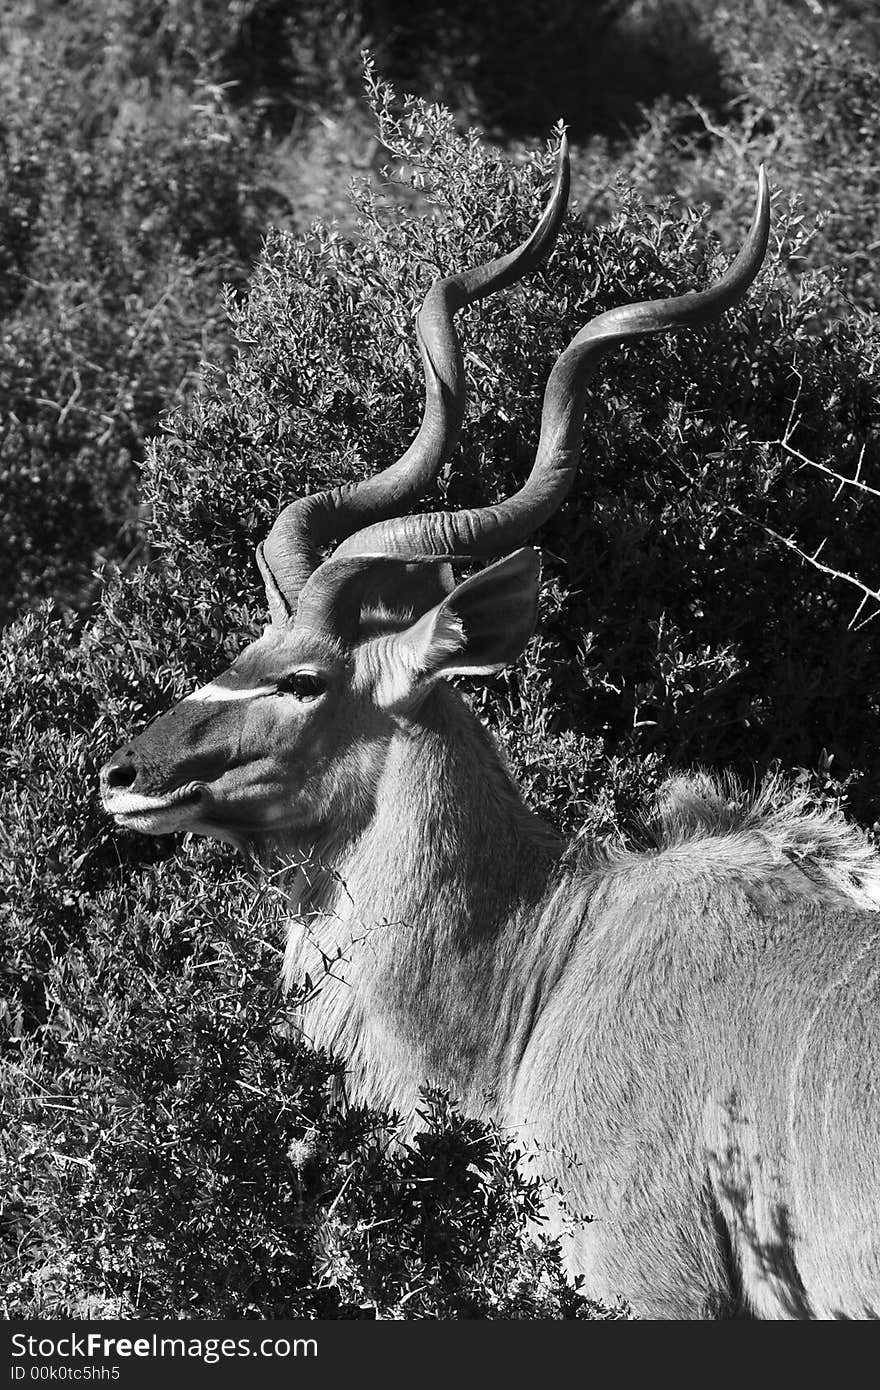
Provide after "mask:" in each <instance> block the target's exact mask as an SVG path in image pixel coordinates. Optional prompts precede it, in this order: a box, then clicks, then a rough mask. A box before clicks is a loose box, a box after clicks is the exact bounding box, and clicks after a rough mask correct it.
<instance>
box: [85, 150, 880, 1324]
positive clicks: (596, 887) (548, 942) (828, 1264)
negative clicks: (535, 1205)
mask: <svg viewBox="0 0 880 1390" xmlns="http://www.w3.org/2000/svg"><path fill="white" fill-rule="evenodd" d="M568 181H569V172H568V156H567V151H566V147H565V143H564V141H563V144H562V147H561V150H560V155H559V162H558V169H557V174H556V179H555V185H554V188H553V190H552V194H551V196H550V199H549V202H548V205H547V208H546V210H545V212H544V214H543V216H542V218H541V220H540V222H539V223H538V225H537V226H536V227H535V229H534V231H533V232H532V234H531V236H530V237H529V238H528V240H527V241H525V242H524V243H523V244H522V245H521V246H520V247H518V248H517V249H516V250H514V251H512V252H511V253H510V254H508V255H506V256H502V257H500V258H499V259H497V260H494V261H491V262H489V263H488V264H486V265H481V266H477V267H475V268H473V269H471V270H467V271H463V272H460V273H458V274H454V275H450V276H448V277H446V278H445V279H442V280H439V281H437V282H436V283H435V284H434V285H432V287H431V289H430V290H429V291H428V293H427V295H426V297H425V300H424V303H423V305H422V307H421V310H420V313H419V317H418V337H419V344H420V349H421V356H422V362H423V366H424V374H425V407H424V414H423V418H422V422H421V426H420V428H419V431H418V434H417V436H416V438H415V440H414V441H413V443H412V444H411V446H410V447H409V449H407V451H406V453H405V454H404V455H403V456H402V458H400V459H399V460H398V461H397V462H396V463H394V464H392V465H391V466H390V467H388V468H386V469H385V470H384V471H382V472H380V473H378V474H377V475H376V476H375V477H373V478H371V479H368V480H366V481H363V482H360V483H358V484H356V485H353V486H347V487H342V488H333V489H330V490H328V491H325V492H320V493H317V494H316V495H313V496H310V497H306V498H303V499H301V500H298V501H295V502H292V503H291V504H290V505H289V506H287V507H285V508H284V510H283V511H282V512H281V514H280V516H279V517H278V519H277V520H276V522H275V524H274V525H273V527H272V529H271V531H270V533H269V535H268V536H267V537H266V539H265V541H264V542H263V544H262V545H261V546H260V547H259V549H258V552H257V563H258V565H259V567H260V571H261V573H262V577H263V580H264V583H265V588H266V595H267V599H268V605H269V612H270V618H271V623H270V626H269V627H268V628H267V630H266V632H265V633H264V635H263V636H262V637H261V638H260V639H259V640H258V641H256V642H254V643H253V644H252V645H250V646H249V647H247V648H246V649H245V650H244V651H243V652H242V654H241V655H240V656H239V657H238V659H237V660H236V661H235V662H234V663H233V665H232V666H231V667H230V668H229V669H228V670H227V671H225V672H224V673H222V674H221V675H219V676H217V678H216V679H215V680H214V681H212V683H211V684H210V685H207V686H204V687H202V688H201V689H199V690H196V691H195V692H194V693H193V694H192V695H190V696H189V697H188V698H187V699H185V700H184V701H182V703H180V704H179V705H178V706H177V707H176V708H175V709H173V710H171V711H170V712H169V713H168V714H166V715H164V716H163V717H162V718H160V719H157V720H155V721H154V722H153V723H152V724H150V725H149V727H148V728H147V729H146V730H145V731H144V732H143V733H141V734H140V735H139V736H138V737H137V738H135V739H134V740H133V742H131V743H130V744H128V745H127V746H126V747H124V748H123V749H121V750H120V751H119V752H118V753H116V755H115V756H114V757H113V758H111V759H110V761H109V762H108V763H107V765H106V766H105V767H104V769H103V771H102V774H101V782H102V791H103V797H104V804H105V806H106V808H107V810H108V811H109V812H110V813H111V814H112V815H114V816H115V817H116V818H117V820H118V821H119V823H120V824H122V825H126V826H131V827H133V828H135V829H138V830H142V831H145V832H147V833H151V834H164V833H166V832H168V831H175V830H193V831H196V832H198V833H200V834H204V835H213V836H217V837H219V838H221V839H227V840H231V841H232V842H233V843H235V844H238V845H241V846H243V847H251V848H256V849H258V850H259V852H260V853H261V855H262V856H263V857H271V856H272V855H279V856H281V857H282V858H283V859H284V860H285V861H286V862H287V864H288V865H290V866H291V867H290V872H289V889H290V910H289V928H288V943H287V954H286V962H285V975H286V978H287V980H288V981H289V982H295V981H296V980H298V979H299V978H301V977H302V975H303V974H304V973H305V972H306V971H310V972H311V974H312V976H313V977H316V976H320V974H321V961H322V960H327V959H332V960H335V961H337V964H336V965H335V966H334V970H333V972H332V974H331V975H330V976H329V977H326V978H324V979H323V982H322V984H321V988H320V989H319V990H318V991H317V992H316V993H314V994H313V995H312V997H311V998H310V1000H309V1002H308V1003H307V1004H306V1005H305V1006H304V1007H303V1012H302V1023H303V1028H304V1031H305V1033H306V1035H307V1036H308V1037H310V1038H312V1039H313V1040H314V1041H315V1042H316V1043H318V1044H321V1045H323V1046H326V1047H329V1048H332V1049H335V1050H337V1051H338V1052H341V1053H342V1054H343V1055H344V1056H345V1057H346V1058H347V1059H348V1062H349V1065H350V1075H351V1087H352V1091H353V1094H354V1095H355V1096H356V1098H357V1099H359V1100H362V1101H366V1102H372V1103H377V1104H381V1105H386V1106H388V1105H390V1106H393V1107H396V1108H397V1109H399V1110H401V1111H403V1112H408V1111H411V1109H412V1107H413V1105H414V1102H415V1100H416V1097H417V1092H418V1088H419V1086H420V1084H421V1083H422V1082H423V1081H424V1080H426V1079H432V1080H435V1081H437V1082H439V1083H441V1084H442V1085H444V1086H446V1087H447V1088H449V1089H450V1090H451V1091H452V1092H453V1093H454V1094H455V1095H456V1096H458V1097H459V1098H460V1100H461V1101H462V1103H463V1104H464V1105H465V1106H466V1107H467V1108H468V1109H470V1110H471V1111H472V1112H474V1113H476V1114H480V1115H486V1116H492V1117H494V1118H495V1119H496V1120H498V1121H499V1122H500V1123H501V1124H503V1125H504V1126H507V1127H509V1129H510V1130H511V1131H512V1133H513V1134H514V1135H515V1136H517V1138H518V1139H519V1140H521V1141H522V1143H523V1145H525V1146H527V1147H528V1148H529V1149H530V1151H534V1152H537V1154H538V1156H539V1161H540V1163H541V1165H542V1167H543V1170H544V1173H545V1174H546V1176H547V1177H548V1178H549V1179H551V1180H552V1181H553V1182H554V1183H555V1185H556V1188H557V1189H558V1191H559V1193H560V1198H561V1201H562V1203H564V1206H565V1208H566V1209H567V1210H568V1211H569V1212H571V1213H573V1214H574V1215H575V1216H579V1215H585V1214H587V1213H594V1214H595V1217H596V1219H595V1221H593V1222H592V1223H590V1224H587V1225H584V1226H582V1227H580V1228H579V1229H578V1233H577V1234H575V1235H570V1236H569V1237H568V1255H569V1260H570V1263H571V1266H572V1268H573V1269H574V1270H577V1271H579V1272H581V1273H583V1275H584V1276H585V1289H586V1291H587V1292H588V1293H589V1294H591V1295H592V1296H594V1297H604V1298H610V1299H614V1298H615V1297H617V1296H619V1295H622V1296H624V1297H625V1298H627V1299H628V1300H630V1302H631V1303H632V1305H633V1306H634V1308H635V1309H636V1310H637V1311H638V1312H639V1313H641V1314H642V1315H644V1316H654V1317H679V1318H692V1317H710V1316H725V1315H732V1314H734V1313H737V1312H739V1313H748V1314H752V1315H758V1316H764V1317H828V1318H831V1317H863V1316H872V1315H873V1316H878V1315H880V1220H878V1212H880V1133H878V1106H880V1102H878V1095H880V1090H878V1081H877V1077H878V1072H880V1067H878V1063H880V1028H878V1022H880V1011H878V991H880V944H878V935H880V926H878V924H880V918H878V916H877V914H876V912H875V908H876V906H877V903H878V897H880V864H878V859H877V857H876V856H875V854H874V852H873V851H872V849H871V847H870V846H869V844H868V843H867V842H866V841H865V840H864V839H863V838H862V836H861V835H860V834H859V832H858V831H857V830H856V829H854V828H851V827H848V826H847V825H846V824H844V823H843V822H842V821H841V820H840V819H839V818H836V817H834V816H832V815H830V814H825V813H823V814H821V815H819V814H816V813H810V811H809V810H808V809H807V808H806V807H805V806H804V805H803V804H802V803H800V802H798V801H797V800H796V799H795V800H792V799H791V798H789V799H788V800H786V798H785V797H784V795H782V793H781V791H780V789H779V788H774V787H770V788H765V789H764V790H763V792H761V793H760V794H758V795H757V796H756V797H752V798H751V799H748V798H745V797H743V796H742V795H741V794H740V793H739V792H737V790H736V788H735V787H734V786H733V785H732V784H730V785H724V786H718V785H716V784H714V783H712V782H710V781H709V780H708V779H706V778H694V779H691V780H689V781H679V782H676V783H674V784H671V785H670V786H669V787H668V788H667V789H666V792H665V794H664V797H663V802H662V805H661V806H660V808H659V810H658V813H657V827H656V841H655V844H654V847H653V848H652V849H650V850H645V851H644V852H641V853H635V852H632V853H630V852H623V851H615V852H613V853H612V852H607V853H601V852H599V851H588V852H580V851H578V850H577V849H576V848H575V847H573V846H571V845H567V844H566V843H565V842H564V840H563V839H562V838H561V837H560V836H559V835H558V834H557V833H556V832H555V831H554V830H553V829H552V828H551V827H550V826H548V825H547V824H545V823H544V822H542V821H541V820H540V819H539V818H538V817H537V816H536V815H535V814H534V813H533V812H532V811H530V810H529V809H528V807H527V806H526V805H525V803H524V801H523V799H522V797H521V795H520V793H519V791H518V789H517V787H516V786H515V785H514V783H513V782H512V781H511V779H510V777H509V775H508V773H507V771H506V769H505V766H504V764H503V761H502V759H501V757H500V756H499V754H498V752H497V750H496V748H495V746H494V744H493V742H492V740H491V738H490V736H489V735H488V734H487V732H486V731H485V730H484V729H483V727H482V726H481V725H480V723H479V722H478V721H477V720H476V719H475V718H474V716H473V715H472V714H471V712H470V711H469V709H468V707H467V706H466V704H465V703H464V701H463V700H462V699H461V698H460V697H459V696H458V695H457V694H456V693H455V691H454V690H453V689H452V688H451V687H450V686H449V685H448V684H447V683H446V680H445V678H446V677H448V676H450V675H453V674H455V673H457V672H463V673H466V674H469V675H471V676H474V675H485V674H490V673H492V672H495V671H498V670H500V669H501V668H502V667H504V666H505V665H507V664H509V663H511V662H514V661H516V660H517V658H518V657H519V655H520V654H521V652H522V650H523V648H524V646H525V644H526V643H527V641H528V640H529V637H530V635H531V633H532V631H533V627H534V623H535V616H536V609H537V594H538V578H539V575H538V568H539V567H538V559H537V555H536V552H535V551H534V550H532V549H530V548H528V547H527V546H524V542H525V541H526V540H527V539H528V537H529V536H530V534H531V533H532V532H533V531H534V530H535V529H536V528H537V527H538V526H540V525H541V524H542V523H543V522H544V521H545V520H546V519H547V518H548V517H549V516H550V515H551V514H552V513H553V512H554V511H555V509H556V508H557V507H558V506H559V505H560V503H561V502H562V500H563V498H564V497H565V496H566V494H567V493H568V491H569V488H570V486H571V484H572V482H573V479H574V475H575V470H576V468H577V466H578V463H579V460H580V455H581V445H582V429H583V416H584V410H585V405H586V396H587V387H588V383H589V381H590V378H591V376H592V375H593V372H594V370H595V367H596V364H597V362H598V360H599V358H600V357H601V356H602V355H603V354H604V353H606V352H607V351H609V350H610V349H612V348H613V347H615V346H616V345H618V344H622V343H626V342H628V341H629V340H630V339H633V338H637V337H640V336H642V335H645V334H655V333H666V332H669V331H670V330H674V329H684V328H688V327H691V326H694V325H700V324H705V323H707V322H709V321H711V320H712V319H714V318H716V317H717V316H718V315H720V314H721V313H723V312H724V311H725V310H726V309H728V308H730V307H732V306H733V305H735V304H737V303H738V302H739V301H740V300H741V299H742V298H743V296H744V295H745V294H746V293H747V291H748V289H749V286H750V284H751V283H752V281H753V279H754V277H755V276H756V274H757V272H758V270H759V268H760V265H761V262H762V259H763V256H764V252H765V248H766V244H767V237H768V228H769V195H768V189H767V182H766V179H765V177H764V173H763V171H761V173H760V175H759V180H758V195H757V206H756V209H755V214H754V219H753V222H752V225H751V228H750V230H749V232H748V234H747V236H746V239H745V242H744V245H743V247H742V250H741V251H740V253H739V255H738V256H737V257H736V259H735V260H734V261H733V263H732V265H731V266H730V268H729V270H728V271H727V273H726V274H725V275H724V276H723V278H722V279H721V280H719V281H718V282H717V283H716V284H714V285H711V286H710V287H709V288H708V289H704V290H701V291H699V292H697V293H692V294H685V295H682V296H681V297H678V298H672V299H658V300H655V301H650V302H646V303H641V304H632V305H625V306H622V307H620V308H616V309H612V310H610V311H609V312H607V313H603V314H600V315H599V316H598V317H597V318H595V319H593V320H592V322H590V323H589V324H588V325H587V327H586V328H584V329H583V330H582V331H581V332H580V333H578V335H577V336H576V337H575V338H574V340H573V341H572V342H571V344H570V345H569V347H567V348H566V350H565V351H564V352H563V353H562V354H561V356H560V357H559V359H558V360H557V362H556V364H555V365H554V367H553V369H552V371H551V373H550V376H549V380H548V384H547V389H546V394H545V397H544V405H543V413H542V418H541V430H540V441H539V444H538V449H537V456H536V459H535V462H534V466H533V468H532V470H531V472H530V474H529V477H528V478H527V480H526V481H525V482H524V484H523V486H522V487H521V488H520V490H519V491H518V492H516V493H514V494H513V495H512V496H510V497H508V498H507V499H506V500H504V501H501V502H499V503H497V504H496V505H494V506H487V507H475V508H471V509H467V510H464V511H458V512H429V513H426V514H425V513H423V514H406V513H407V512H408V511H409V509H410V508H411V506H412V505H413V504H414V503H415V502H416V501H417V499H418V498H419V497H420V496H421V495H422V494H423V493H424V492H425V490H426V489H427V488H428V487H429V485H430V484H431V482H432V480H433V479H434V478H435V477H436V476H437V473H438V470H439V469H440V468H441V466H442V464H443V462H444V460H445V459H446V458H447V456H448V454H449V452H450V450H451V449H452V447H453V445H454V444H455V441H456V439H457V436H458V432H459V429H460V426H461V422H462V418H463V412H464V398H465V385H464V369H463V362H462V354H461V349H460V347H459V343H458V339H457V336H456V331H455V328H454V324H453V318H454V315H455V313H456V312H457V311H458V310H459V309H461V308H462V307H464V306H465V305H468V304H473V303H474V302H475V301H476V300H478V299H480V298H482V297H483V296H485V295H488V294H490V293H492V292H494V291H496V290H500V289H501V288H503V287H504V286H506V285H509V284H512V283H513V282H514V281H516V280H518V279H519V278H520V277H521V276H523V275H525V274H527V273H528V272H529V271H531V270H532V269H533V268H534V267H535V266H537V265H538V264H539V262H540V261H541V260H542V259H543V258H544V257H545V256H546V255H547V254H548V253H549V252H550V250H551V248H552V246H553V244H554V241H555V238H556V235H557V232H558V230H559V227H560V224H561V222H562V220H563V217H564V215H565V207H566V201H567V193H568ZM332 547H335V548H332ZM328 550H329V551H330V553H329V556H328V558H323V559H322V555H324V554H325V553H326V552H327V551H328ZM499 555H500V556H502V557H503V558H500V559H498V558H494V562H493V563H490V564H488V565H487V566H486V567H485V568H482V569H480V570H478V571H477V572H476V573H473V574H472V575H471V576H470V577H469V578H466V579H464V580H458V581H457V580H456V577H455V576H454V567H455V565H456V563H457V562H462V563H469V562H473V561H475V560H487V559H493V557H498V556H499ZM555 1219H557V1218H556V1216H554V1220H555Z"/></svg>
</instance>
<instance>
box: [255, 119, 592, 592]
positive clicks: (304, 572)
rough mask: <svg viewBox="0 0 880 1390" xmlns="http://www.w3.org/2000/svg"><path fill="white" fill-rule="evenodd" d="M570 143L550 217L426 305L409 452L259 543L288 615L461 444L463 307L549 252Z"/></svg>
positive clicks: (562, 203) (297, 512) (318, 501)
mask: <svg viewBox="0 0 880 1390" xmlns="http://www.w3.org/2000/svg"><path fill="white" fill-rule="evenodd" d="M569 182H570V173H569V156H568V141H567V139H566V137H565V136H564V135H563V137H562V141H561V143H560V146H559V154H558V159H557V165H556V177H555V181H554V185H553V189H552V192H551V194H550V198H549V201H548V203H547V206H546V208H545V209H544V212H543V215H542V216H541V219H540V221H539V222H538V224H537V226H536V227H535V228H534V230H533V231H532V233H531V235H530V236H529V237H528V239H527V240H526V241H524V242H523V243H522V245H520V246H518V247H517V248H516V249H515V250H513V251H510V252H508V253H507V254H506V255H504V256H499V257H498V258H497V259H495V260H492V261H489V262H488V263H487V264H485V265H478V266H474V267H473V268H472V269H470V270H465V271H461V272H460V273H458V274H456V275H448V276H446V277H445V278H443V279H441V280H435V282H434V283H433V284H432V286H431V288H430V289H429V290H428V293H427V294H426V296H425V299H424V301H423V303H422V307H421V309H420V311H419V315H418V320H417V325H416V331H417V335H418V343H419V350H420V353H421V358H422V366H423V368H424V375H425V407H424V412H423V415H422V422H421V425H420V426H419V431H418V434H417V435H416V437H415V439H414V440H413V442H412V444H411V445H410V447H409V448H408V449H407V451H406V453H405V454H404V455H403V456H402V457H401V458H400V459H398V460H397V462H396V463H393V464H391V465H390V466H389V467H388V468H385V469H384V470H383V471H382V472H381V473H377V474H376V475H375V476H374V477H372V478H367V479H364V480H363V481H361V482H358V483H352V484H347V485H343V486H341V487H336V488H331V489H329V490H327V491H325V492H319V493H315V494H314V495H313V496H311V497H304V498H300V499H299V500H297V501H295V502H291V503H290V504H289V506H287V507H285V508H284V510H283V511H282V512H281V513H280V515H279V516H278V518H277V520H276V521H275V524H274V525H273V527H272V529H271V531H270V532H269V535H268V536H267V537H266V539H265V541H264V542H263V544H262V545H261V546H260V547H259V548H258V551H257V560H258V563H259V565H260V568H261V570H262V572H263V577H264V579H265V580H266V587H267V591H269V592H270V596H271V597H270V601H272V600H274V603H275V604H276V605H278V606H279V607H280V606H283V608H284V609H286V611H287V612H288V613H293V612H294V611H295V609H296V602H297V598H298V596H299V593H300V590H301V589H302V587H303V585H304V584H305V582H306V580H307V579H308V577H309V575H310V574H311V573H312V572H313V571H314V570H315V569H316V568H317V566H318V564H319V563H320V558H321V556H320V551H321V547H322V546H326V545H328V544H330V543H331V542H333V541H338V540H342V539H344V538H345V537H347V536H349V535H351V534H352V532H354V531H357V530H360V529H361V528H363V527H365V526H368V525H369V524H370V523H374V522H381V521H382V520H384V519H387V518H390V517H395V516H398V515H399V514H400V512H401V511H403V510H404V509H405V508H406V507H408V506H410V505H411V504H412V503H413V502H415V501H416V500H417V499H418V498H419V497H420V496H421V495H422V493H424V492H425V490H426V489H427V488H428V487H429V485H430V484H431V483H432V482H433V480H434V478H435V477H436V476H437V473H438V472H439V470H440V468H441V466H442V464H443V462H444V460H445V459H446V458H447V457H448V456H449V454H450V452H451V450H452V449H453V448H454V446H455V443H456V441H457V439H458V435H459V432H460V430H461V424H462V420H463V418H464V406H465V376H464V362H463V359H462V354H461V347H460V345H459V342H458V336H457V334H456V331H455V326H454V322H453V318H454V315H455V314H456V313H457V312H458V310H459V309H462V308H464V307H465V305H468V304H474V303H476V301H477V300H479V299H483V298H484V297H485V296H486V295H489V294H492V293H493V292H494V291H495V290H500V289H504V288H505V287H506V286H508V285H512V284H514V283H515V281H517V280H519V279H521V278H522V276H524V275H526V274H528V273H529V271H531V270H533V269H534V268H535V267H536V266H537V265H539V264H540V262H541V261H542V260H543V259H544V258H545V257H546V256H547V255H549V253H550V251H551V250H552V247H553V244H554V242H555V241H556V237H557V234H558V232H559V228H560V226H561V225H562V220H563V217H564V215H565V209H566V206H567V204H568V190H569Z"/></svg>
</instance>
